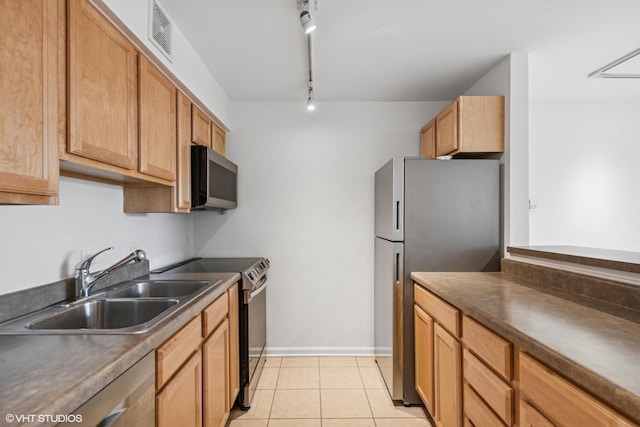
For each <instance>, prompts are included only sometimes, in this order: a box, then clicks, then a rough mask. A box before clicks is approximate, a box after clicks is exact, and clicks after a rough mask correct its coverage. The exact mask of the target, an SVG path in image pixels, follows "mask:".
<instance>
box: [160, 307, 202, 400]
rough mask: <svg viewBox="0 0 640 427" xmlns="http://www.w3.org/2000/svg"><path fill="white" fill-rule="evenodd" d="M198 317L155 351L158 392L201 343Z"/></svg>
mask: <svg viewBox="0 0 640 427" xmlns="http://www.w3.org/2000/svg"><path fill="white" fill-rule="evenodd" d="M201 328H202V327H201V324H200V315H199V314H198V315H197V316H196V317H194V318H193V320H191V321H190V322H189V323H187V325H186V326H185V327H184V328H182V329H180V331H178V332H176V333H175V335H173V336H172V337H171V338H169V339H168V340H167V341H165V342H164V344H162V345H161V346H160V347H159V348H158V350H157V351H156V389H157V390H159V389H160V388H161V387H162V386H163V385H164V384H165V383H166V382H167V380H168V379H169V378H171V376H172V375H173V374H174V373H175V372H176V371H177V370H178V369H179V368H180V366H182V364H183V363H184V362H185V361H186V360H187V359H188V358H189V356H191V354H192V353H193V352H194V351H196V350H198V348H199V347H200V343H201V341H202V336H201V331H202V329H201Z"/></svg>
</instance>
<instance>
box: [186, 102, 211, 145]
mask: <svg viewBox="0 0 640 427" xmlns="http://www.w3.org/2000/svg"><path fill="white" fill-rule="evenodd" d="M191 141H193V143H194V144H198V145H204V146H207V147H211V119H210V118H209V116H207V115H206V114H205V113H204V112H203V111H202V110H201V109H199V108H198V107H197V106H196V105H195V104H194V105H192V106H191Z"/></svg>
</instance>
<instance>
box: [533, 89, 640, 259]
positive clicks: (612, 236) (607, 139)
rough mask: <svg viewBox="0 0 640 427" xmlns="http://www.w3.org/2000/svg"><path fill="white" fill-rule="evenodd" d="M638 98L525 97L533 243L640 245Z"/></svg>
mask: <svg viewBox="0 0 640 427" xmlns="http://www.w3.org/2000/svg"><path fill="white" fill-rule="evenodd" d="M638 118H640V101H600V100H599V101H549V100H547V101H534V102H532V103H531V144H530V170H531V173H530V191H531V198H532V199H536V200H537V206H538V207H537V209H536V210H535V211H532V212H531V217H530V225H531V244H533V245H553V244H558V245H576V246H590V247H599V248H609V249H620V250H629V251H640V221H639V220H638V218H639V217H640V197H639V196H640V192H639V191H638V184H639V183H640V167H639V164H638V159H640V128H639V127H638Z"/></svg>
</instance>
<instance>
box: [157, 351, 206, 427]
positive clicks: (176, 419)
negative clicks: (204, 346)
mask: <svg viewBox="0 0 640 427" xmlns="http://www.w3.org/2000/svg"><path fill="white" fill-rule="evenodd" d="M156 423H157V425H158V427H174V426H181V427H200V426H202V356H201V355H200V351H197V352H196V353H195V354H194V355H193V356H191V358H190V359H189V360H188V361H187V362H186V363H185V364H184V366H182V368H180V370H179V371H178V372H177V373H176V374H175V376H174V377H173V378H172V379H171V381H170V382H168V383H167V385H166V386H165V387H164V388H163V389H162V391H160V393H158V395H157V396H156Z"/></svg>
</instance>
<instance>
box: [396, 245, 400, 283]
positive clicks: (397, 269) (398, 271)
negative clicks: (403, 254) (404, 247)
mask: <svg viewBox="0 0 640 427" xmlns="http://www.w3.org/2000/svg"><path fill="white" fill-rule="evenodd" d="M395 276H396V284H400V252H396V265H395Z"/></svg>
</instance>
